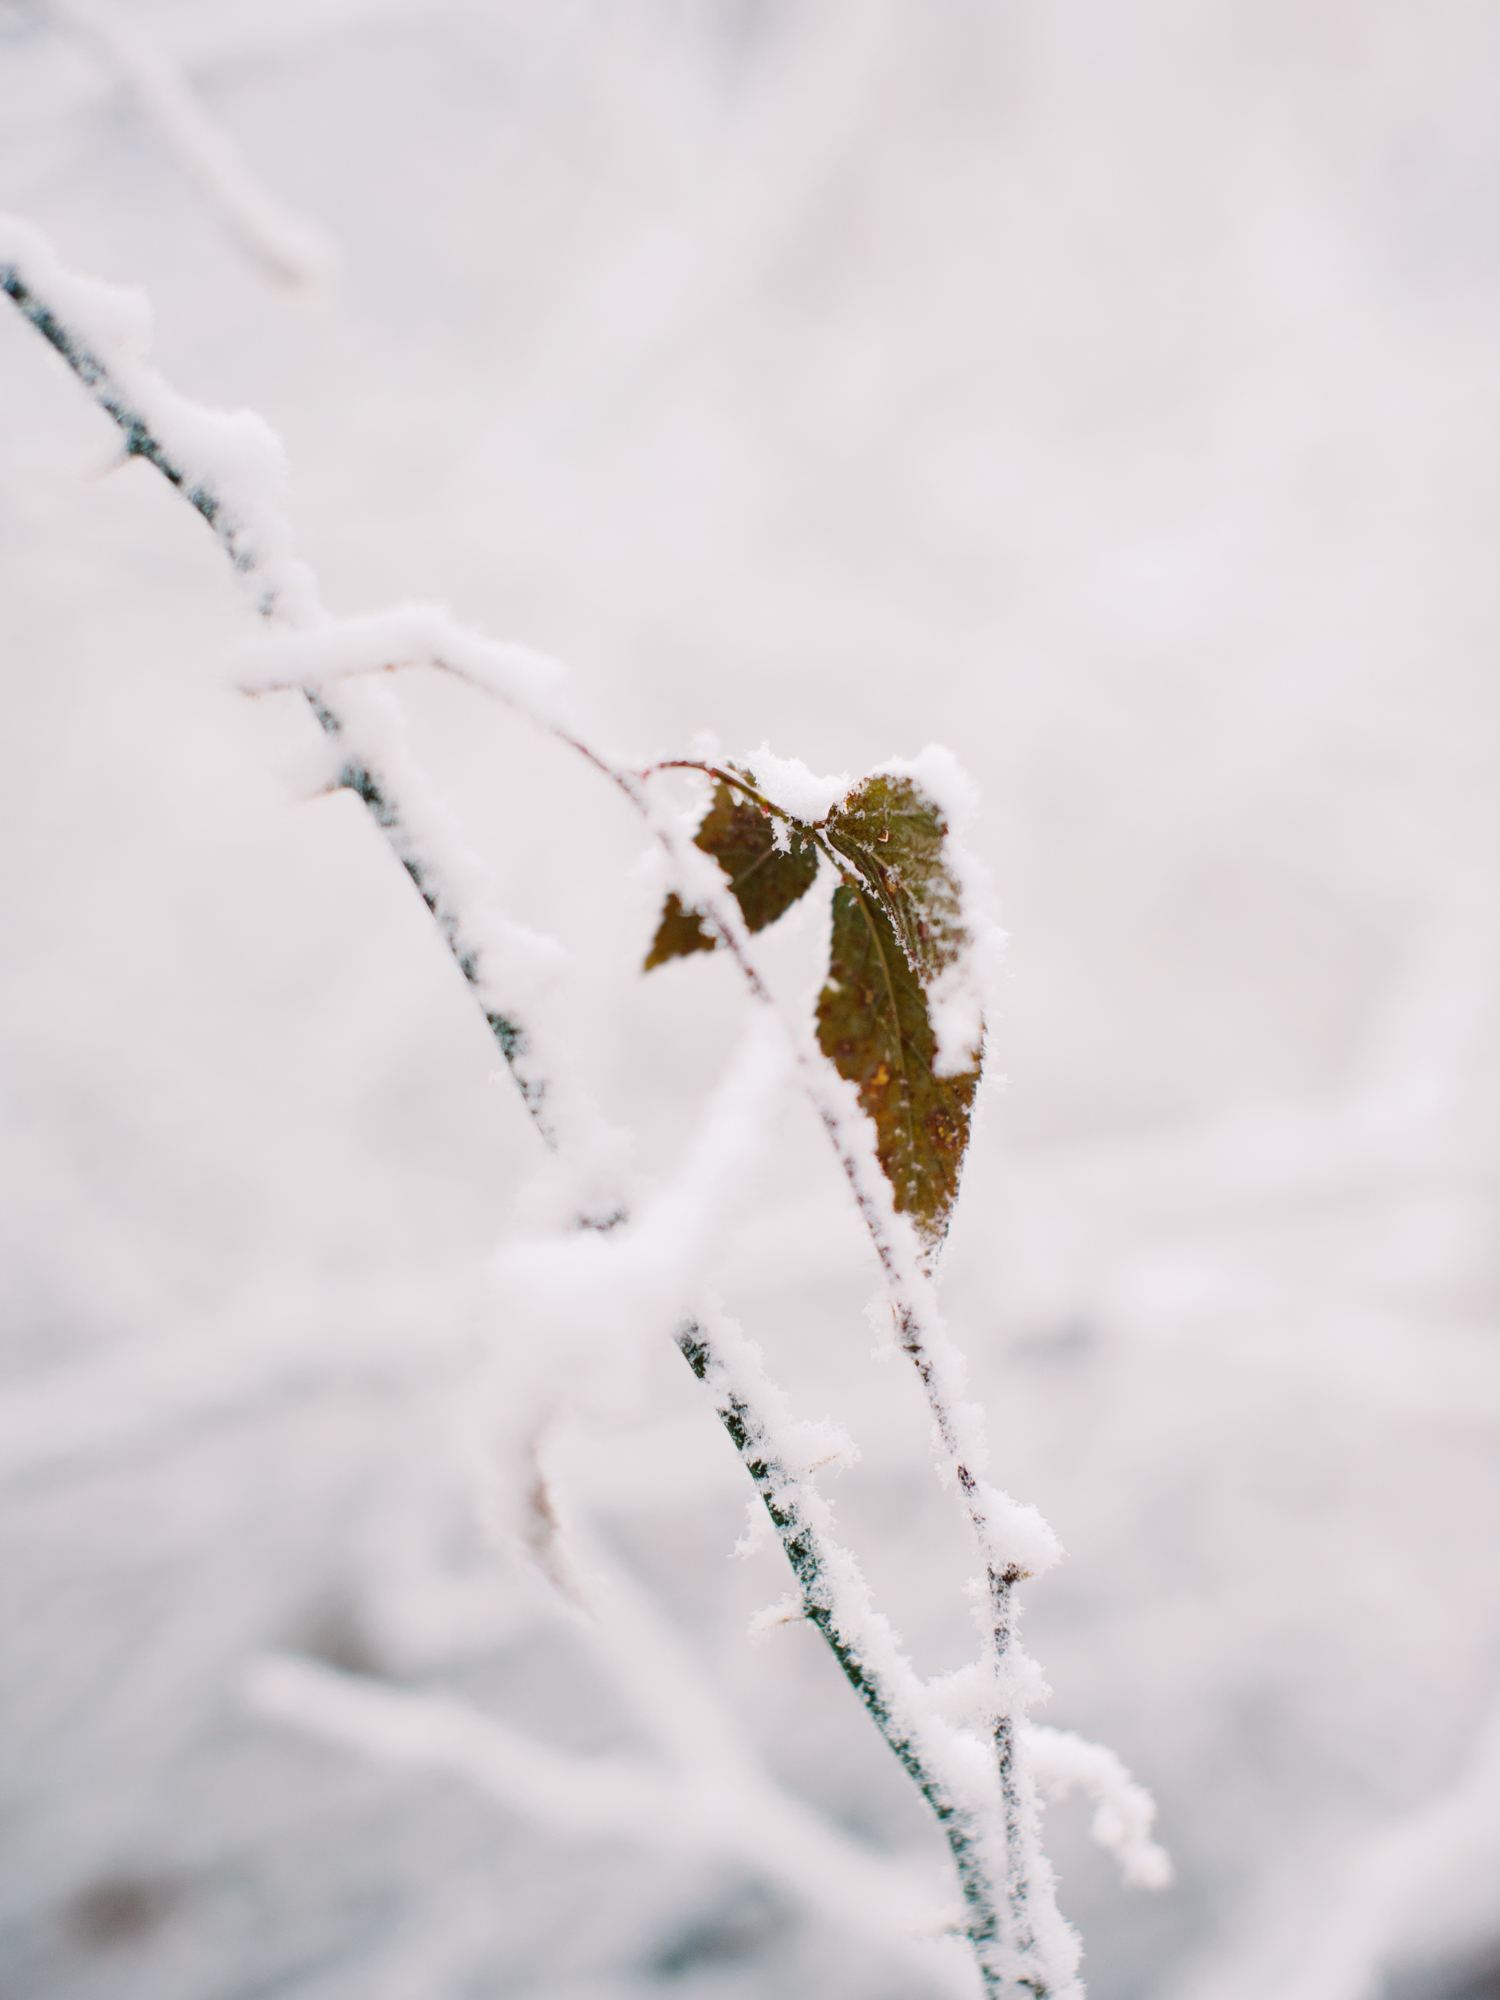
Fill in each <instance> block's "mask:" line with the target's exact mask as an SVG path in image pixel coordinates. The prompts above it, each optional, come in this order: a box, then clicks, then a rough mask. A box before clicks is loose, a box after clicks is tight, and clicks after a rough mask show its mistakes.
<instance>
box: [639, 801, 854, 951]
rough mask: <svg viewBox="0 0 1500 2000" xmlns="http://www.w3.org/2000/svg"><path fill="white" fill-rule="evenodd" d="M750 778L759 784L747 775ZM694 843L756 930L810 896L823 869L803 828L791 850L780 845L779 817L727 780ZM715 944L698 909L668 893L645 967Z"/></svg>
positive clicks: (796, 835) (798, 832) (763, 927)
mask: <svg viewBox="0 0 1500 2000" xmlns="http://www.w3.org/2000/svg"><path fill="white" fill-rule="evenodd" d="M747 781H748V782H750V783H752V784H753V783H754V780H753V779H750V778H749V777H748V774H747ZM693 843H694V845H695V846H697V847H701V848H702V850H703V852H704V853H705V854H711V855H712V856H713V858H714V860H715V861H717V862H718V864H719V866H720V867H721V868H722V869H723V871H724V873H725V875H726V876H727V877H728V878H729V886H730V888H731V889H732V890H733V891H734V899H735V901H736V902H737V903H738V904H739V906H740V909H741V911H742V912H743V914H744V918H745V923H746V926H747V928H748V929H750V930H752V931H760V930H764V929H765V927H766V925H767V924H773V923H775V921H776V919H777V918H778V917H779V916H782V915H783V914H784V913H785V912H786V911H787V910H789V909H790V908H791V907H792V905H793V903H795V902H796V901H797V899H798V897H799V896H805V895H806V894H807V891H808V890H809V889H810V888H811V887H812V885H813V882H814V880H815V879H816V876H817V873H818V851H817V849H816V848H815V847H814V846H813V844H812V842H811V841H809V840H806V839H805V838H804V837H803V834H802V832H801V830H800V829H794V830H793V832H792V836H791V844H790V847H789V848H778V847H777V845H776V835H775V821H774V820H773V819H772V818H771V817H770V815H769V814H767V813H764V812H762V810H761V809H760V807H759V806H758V805H756V804H755V802H754V800H752V799H746V798H741V797H740V796H739V795H738V794H736V793H734V792H732V791H731V790H730V789H729V787H728V785H726V784H725V783H724V781H723V779H722V778H721V779H719V780H718V781H717V782H716V783H715V785H714V796H713V803H712V805H711V806H710V807H709V809H708V812H707V813H706V815H705V816H704V820H703V824H702V826H700V827H699V829H698V831H697V832H696V833H695V834H694V835H693ZM714 943H715V940H714V939H713V938H712V937H711V936H710V935H709V933H708V932H707V931H706V930H705V929H704V928H703V924H702V921H701V920H700V918H699V916H698V912H697V911H696V910H688V909H684V908H683V905H682V902H681V900H680V899H679V898H678V897H677V896H676V895H671V896H668V898H667V903H666V908H665V909H664V910H663V911H662V914H661V923H660V925H659V926H658V928H657V932H656V938H655V941H654V942H653V944H652V946H651V949H650V951H649V952H648V953H647V955H646V966H645V969H646V971H647V972H649V971H650V970H651V968H652V966H654V965H664V964H665V963H666V961H667V960H668V959H669V958H685V957H686V956H687V955H688V953H689V952H694V951H712V950H713V948H714Z"/></svg>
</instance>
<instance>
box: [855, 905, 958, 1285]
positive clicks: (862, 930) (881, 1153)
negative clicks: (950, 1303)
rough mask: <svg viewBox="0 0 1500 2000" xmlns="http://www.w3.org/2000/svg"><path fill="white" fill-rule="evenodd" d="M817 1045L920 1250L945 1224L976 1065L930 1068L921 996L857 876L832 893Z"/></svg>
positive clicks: (929, 1031)
mask: <svg viewBox="0 0 1500 2000" xmlns="http://www.w3.org/2000/svg"><path fill="white" fill-rule="evenodd" d="M818 1045H819V1047H820V1048H821V1049H822V1051H823V1053H824V1055H825V1056H827V1057H828V1059H829V1061H830V1062H831V1063H832V1064H833V1066H834V1067H835V1069H837V1071H838V1073H839V1075H840V1076H842V1077H846V1078H847V1079H848V1080H849V1082H851V1083H852V1084H854V1086H855V1088H856V1089H857V1090H858V1092H859V1102H860V1108H861V1109H862V1110H863V1111H864V1113H865V1116H866V1117H867V1118H868V1119H869V1120H870V1122H871V1123H872V1124H873V1125H874V1127H875V1150H876V1154H877V1156H878V1158H879V1160H880V1165H881V1170H882V1171H883V1172H884V1174H885V1177H886V1179H887V1180H888V1181H889V1182H890V1185H891V1191H892V1193H893V1194H894V1196H895V1200H896V1207H897V1209H898V1210H899V1211H900V1212H901V1213H902V1214H903V1215H909V1216H910V1217H911V1219H912V1221H913V1222H914V1223H915V1225H916V1228H917V1232H918V1234H919V1235H920V1236H921V1238H922V1240H923V1242H924V1243H925V1244H926V1245H927V1247H928V1248H929V1250H931V1249H936V1247H937V1245H938V1244H939V1243H941V1242H942V1240H943V1237H944V1236H945V1235H946V1234H947V1230H948V1217H949V1215H950V1213H951V1212H952V1208H953V1204H954V1202H955V1201H956V1200H957V1198H958V1181H959V1175H960V1173H961V1172H962V1169H963V1160H964V1153H965V1151H966V1149H967V1147H968V1143H969V1121H970V1116H971V1113H972V1109H973V1104H974V1092H975V1089H976V1087H977V1086H978V1083H979V1069H978V1066H977V1064H976V1066H975V1067H974V1068H973V1069H971V1070H966V1071H965V1072H964V1073H963V1074H962V1075H961V1076H938V1075H936V1074H935V1073H934V1068H933V1065H934V1063H935V1061H936V1057H937V1037H936V1036H935V1034H934V1033H933V1028H932V1017H931V1015H930V1014H929V1012H928V1008H927V996H926V994H925V993H924V992H923V990H922V982H921V981H920V979H919V978H918V977H917V974H916V972H915V970H914V969H913V967H912V965H911V963H910V961H909V960H908V958H907V956H906V953H905V952H904V951H903V950H902V948H901V944H900V941H899V939H898V938H897V935H896V930H895V927H894V925H893V924H892V923H891V920H890V918H889V916H888V915H887V914H886V911H885V908H884V907H883V905H882V903H881V901H880V899H879V898H878V897H876V896H875V895H873V894H872V893H871V892H870V890H869V889H868V888H866V887H865V886H864V885H863V884H862V883H858V882H844V883H842V884H841V885H840V886H839V887H838V888H837V889H836V890H835V891H834V894H833V939H832V945H831V948H830V951H829V962H828V984H827V985H826V986H825V987H824V988H823V991H822V992H821V994H819V996H818Z"/></svg>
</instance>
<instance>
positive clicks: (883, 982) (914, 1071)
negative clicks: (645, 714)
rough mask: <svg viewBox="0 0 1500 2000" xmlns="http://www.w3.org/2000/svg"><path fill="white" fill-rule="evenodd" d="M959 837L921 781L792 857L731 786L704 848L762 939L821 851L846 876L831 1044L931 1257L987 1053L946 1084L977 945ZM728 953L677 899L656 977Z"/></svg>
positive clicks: (669, 905) (831, 979)
mask: <svg viewBox="0 0 1500 2000" xmlns="http://www.w3.org/2000/svg"><path fill="white" fill-rule="evenodd" d="M744 775H745V777H746V781H747V783H752V784H753V782H754V780H753V778H751V777H750V775H749V774H748V773H745V774H744ZM947 835H948V828H947V823H946V822H945V820H944V819H943V816H942V813H941V812H940V811H939V809H938V807H937V806H936V805H935V804H934V803H933V801H932V800H931V799H929V798H928V797H927V796H926V794H925V793H923V792H922V791H921V790H920V788H919V787H918V786H917V784H916V783H915V782H914V781H913V780H912V779H911V778H908V777H899V776H898V777H892V776H877V777H873V778H867V779H865V781H864V783H863V784H861V785H858V786H856V787H855V789H854V790H853V791H852V792H850V794H849V796H848V797H847V798H846V799H845V800H844V802H843V803H842V805H840V806H838V807H837V808H836V809H835V810H834V811H833V812H832V813H830V814H829V816H828V818H827V819H826V820H823V821H821V822H819V823H818V825H817V826H815V827H813V826H808V827H803V826H801V825H799V824H798V823H796V822H793V823H792V825H791V838H790V844H789V846H788V847H787V848H778V847H777V846H776V843H775V838H774V833H773V822H772V820H771V818H770V817H769V816H768V815H767V814H765V813H764V812H763V811H762V810H761V808H760V807H759V806H758V805H756V804H755V803H754V801H753V800H749V799H745V798H742V797H740V796H738V795H737V794H736V793H735V792H734V791H733V790H731V788H730V787H729V785H727V784H726V783H725V782H724V781H723V779H719V780H717V782H716V784H715V787H714V795H713V803H712V804H711V806H710V807H709V810H708V812H707V814H706V815H705V817H704V820H703V824H702V825H701V826H700V827H699V829H698V832H697V834H696V835H695V836H694V838H695V840H696V842H697V845H698V846H699V847H700V848H701V849H702V850H703V852H704V853H705V854H711V855H712V856H713V857H714V859H715V860H716V861H717V862H718V864H719V866H720V867H721V868H722V869H723V871H724V874H725V875H726V877H727V878H728V880H729V885H730V887H731V888H732V890H733V891H734V895H735V899H736V901H737V902H738V903H739V906H740V909H741V910H742V911H743V912H744V917H745V922H746V924H747V925H748V927H749V928H750V929H751V930H752V931H758V930H763V929H764V928H765V926H766V925H767V924H770V923H774V922H775V920H776V919H777V918H778V917H779V916H782V915H783V914H784V913H785V912H786V911H787V910H789V909H790V908H791V906H792V904H793V903H795V902H796V901H797V900H798V898H799V897H801V896H803V895H805V894H806V892H807V891H808V889H810V888H811V887H812V884H813V881H814V878H815V877H816V875H817V870H818V853H819V850H820V849H821V851H822V852H823V853H825V854H826V855H827V856H828V858H829V859H830V860H831V861H833V862H834V864H835V865H836V866H837V868H838V869H839V873H840V876H841V878H842V879H841V881H840V884H839V886H838V888H837V889H836V890H835V891H834V896H833V936H832V940H831V945H830V950H829V963H828V981H827V984H826V985H825V986H824V988H823V990H822V992H821V993H820V994H819V996H818V1006H817V1022H818V1045H819V1047H820V1048H821V1049H822V1051H823V1053H824V1055H825V1056H826V1057H827V1058H828V1060H829V1061H830V1062H831V1063H832V1064H833V1066H834V1068H835V1069H836V1070H837V1071H838V1073H839V1075H840V1076H842V1077H844V1078H845V1079H846V1080H847V1081H848V1082H850V1083H852V1084H853V1085H854V1086H855V1089H856V1091H857V1092H858V1096H859V1103H860V1108H861V1110H862V1111H863V1112H864V1114H865V1116H866V1117H867V1118H868V1119H869V1120H870V1122H871V1124H872V1125H873V1126H874V1127H875V1149H876V1154H877V1157H878V1158H879V1161H880V1166H881V1170H882V1172H883V1173H884V1174H885V1177H886V1179H887V1181H888V1182H889V1183H890V1187H891V1192H892V1194H893V1196H894V1197H895V1204H896V1208H897V1210H898V1211H899V1212H900V1213H901V1214H903V1215H908V1216H910V1218H911V1220H912V1222H913V1224H914V1225H915V1227H916V1230H917V1233H918V1235H919V1236H920V1237H921V1239H922V1241H923V1243H924V1245H925V1246H926V1248H927V1250H928V1251H929V1252H932V1251H934V1250H936V1248H937V1247H938V1245H939V1244H940V1243H941V1242H942V1240H943V1237H944V1236H945V1235H946V1233H947V1229H948V1218H949V1216H950V1214H951V1213H952V1209H953V1204H954V1202H955V1200H956V1199H957V1197H958V1182H959V1175H960V1173H961V1172H962V1169H963V1160H964V1153H965V1151H966V1150H967V1147H968V1143H969V1126H970V1121H971V1118H972V1114H973V1106H974V1093H975V1090H976V1089H977V1087H978V1084H979V1061H980V1051H979V1050H978V1049H977V1048H976V1049H975V1050H974V1051H973V1055H972V1058H971V1061H970V1063H969V1066H968V1067H966V1068H965V1069H963V1070H962V1071H961V1072H960V1073H959V1074H958V1075H955V1076H939V1075H938V1074H937V1070H936V1063H937V1036H936V1033H935V1031H934V1029H933V1024H932V1013H931V1009H930V1007H929V1004H928V994H929V992H930V990H931V987H932V985H933V983H934V981H935V980H936V979H937V978H938V977H939V976H940V975H941V974H942V973H943V972H945V971H946V970H947V969H948V967H949V966H951V965H952V964H953V963H954V961H955V960H956V959H957V958H958V956H959V954H960V953H961V952H962V951H963V949H964V947H965V945H966V944H967V943H968V931H967V929H966V927H965V924H964V920H963V903H962V897H961V894H960V891H959V886H958V882H957V880H956V879H955V877H954V874H953V870H952V867H951V866H950V863H949V859H948V854H947V848H946V842H947ZM714 943H715V940H714V938H713V937H712V935H711V934H710V933H709V932H708V931H707V930H705V929H704V927H703V924H702V922H701V920H700V918H699V916H698V913H697V912H696V911H694V910H689V909H686V908H684V906H683V904H682V902H681V901H680V900H679V898H678V897H677V896H675V895H672V896H669V897H668V898H667V902H666V907H665V908H664V910H663V911H662V916H661V922H660V925H659V927H658V929H657V933H656V938H655V942H654V943H653V944H652V947H651V951H650V954H649V956H648V957H647V959H646V966H647V969H648V970H649V969H650V968H651V967H652V966H654V965H661V964H663V963H664V962H665V961H666V960H667V959H669V958H681V957H685V956H687V955H688V954H689V953H691V952H695V951H712V950H713V949H714Z"/></svg>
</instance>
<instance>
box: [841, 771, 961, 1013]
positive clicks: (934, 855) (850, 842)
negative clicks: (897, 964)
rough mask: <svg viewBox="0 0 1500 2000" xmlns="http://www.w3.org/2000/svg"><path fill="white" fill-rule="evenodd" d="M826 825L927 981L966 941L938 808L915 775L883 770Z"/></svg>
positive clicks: (853, 794)
mask: <svg viewBox="0 0 1500 2000" xmlns="http://www.w3.org/2000/svg"><path fill="white" fill-rule="evenodd" d="M826 831H827V837H828V841H829V844H830V845H831V846H833V847H835V848H837V849H838V851H839V853H840V854H842V855H843V856H844V857H845V859H846V860H848V861H851V862H852V863H853V864H854V866H855V867H856V868H857V869H858V870H859V872H860V874H861V875H862V876H863V877H864V879H865V881H866V882H867V883H868V885H869V887H870V888H871V889H872V890H873V892H874V894H875V895H876V897H878V899H879V901H880V903H881V905H882V906H883V908H884V910H885V913H886V915H887V916H888V917H889V918H890V920H891V922H892V924H893V925H894V926H895V930H896V935H897V936H898V937H899V938H900V940H901V945H902V949H903V950H904V951H905V953H906V957H907V959H908V961H909V962H910V964H911V966H912V968H913V970H914V971H915V972H916V974H917V977H918V978H919V979H920V980H921V982H922V984H923V986H924V987H926V986H930V985H931V983H932V981H933V980H934V979H936V977H937V976H938V974H939V973H940V972H943V971H946V969H947V968H948V966H950V965H951V964H952V963H953V961H954V959H956V958H957V957H958V955H959V953H960V952H961V951H962V950H963V948H964V946H965V945H966V944H967V943H968V933H967V931H966V930H965V928H964V922H963V909H962V902H961V898H960V896H959V889H958V883H957V882H956V881H955V879H954V876H953V871H952V869H951V868H950V867H949V865H948V858H947V855H946V853H945V851H944V845H943V843H944V841H945V839H946V837H947V832H948V828H947V824H946V822H945V821H944V819H943V816H942V814H941V813H940V812H939V810H938V808H937V807H936V806H935V805H934V804H933V802H932V800H931V799H929V798H928V797H927V796H926V794H925V793H924V792H921V791H919V790H918V788H917V786H916V785H915V784H914V783H913V781H912V780H911V779H910V778H908V777H900V776H891V775H888V774H886V773H884V772H882V773H878V774H877V775H876V776H875V777H872V778H866V779H865V781H864V783H863V784H862V785H858V786H856V788H855V789H854V790H853V791H852V792H851V793H850V794H849V796H848V798H847V799H845V801H844V803H843V804H842V805H841V806H840V807H839V808H838V809H837V811H835V812H834V813H832V814H830V815H829V819H828V822H827V829H826Z"/></svg>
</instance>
